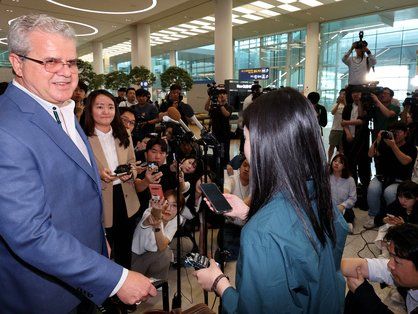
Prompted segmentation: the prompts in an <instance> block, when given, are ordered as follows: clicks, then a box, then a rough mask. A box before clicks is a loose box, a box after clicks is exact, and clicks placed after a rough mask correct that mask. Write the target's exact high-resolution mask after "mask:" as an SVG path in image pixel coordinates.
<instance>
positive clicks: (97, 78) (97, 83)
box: [89, 73, 106, 91]
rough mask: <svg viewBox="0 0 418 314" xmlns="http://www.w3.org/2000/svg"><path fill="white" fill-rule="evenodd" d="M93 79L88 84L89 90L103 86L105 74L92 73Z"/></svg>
mask: <svg viewBox="0 0 418 314" xmlns="http://www.w3.org/2000/svg"><path fill="white" fill-rule="evenodd" d="M93 74H94V75H93V81H92V83H91V85H90V86H89V90H91V91H92V90H95V89H99V88H103V86H104V85H105V78H106V75H105V74H96V73H93Z"/></svg>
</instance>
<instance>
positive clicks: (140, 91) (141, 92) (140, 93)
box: [135, 88, 149, 97]
mask: <svg viewBox="0 0 418 314" xmlns="http://www.w3.org/2000/svg"><path fill="white" fill-rule="evenodd" d="M148 94H149V93H148V91H147V90H146V89H143V88H140V89H137V90H136V92H135V95H136V97H141V96H147V97H148Z"/></svg>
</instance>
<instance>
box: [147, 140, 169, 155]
mask: <svg viewBox="0 0 418 314" xmlns="http://www.w3.org/2000/svg"><path fill="white" fill-rule="evenodd" d="M154 145H160V147H161V150H162V151H163V152H164V153H166V152H167V142H166V141H165V140H163V139H162V138H161V137H154V138H151V139H150V140H149V141H148V142H147V146H146V148H145V151H149V150H151V149H152V147H153V146H154Z"/></svg>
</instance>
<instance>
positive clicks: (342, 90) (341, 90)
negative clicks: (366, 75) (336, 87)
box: [338, 88, 346, 93]
mask: <svg viewBox="0 0 418 314" xmlns="http://www.w3.org/2000/svg"><path fill="white" fill-rule="evenodd" d="M342 92H344V93H345V92H346V90H345V88H341V89H340V91H339V92H338V93H342Z"/></svg>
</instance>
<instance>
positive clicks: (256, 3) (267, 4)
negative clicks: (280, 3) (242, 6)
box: [250, 1, 274, 9]
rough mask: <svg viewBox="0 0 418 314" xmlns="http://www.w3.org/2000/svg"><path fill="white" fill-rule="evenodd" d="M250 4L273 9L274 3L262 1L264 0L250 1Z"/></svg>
mask: <svg viewBox="0 0 418 314" xmlns="http://www.w3.org/2000/svg"><path fill="white" fill-rule="evenodd" d="M250 4H251V5H255V6H256V7H259V8H262V9H273V8H274V5H271V4H270V3H267V2H264V1H254V2H251V3H250Z"/></svg>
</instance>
